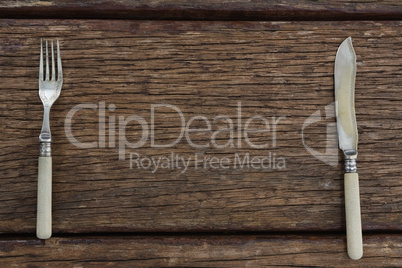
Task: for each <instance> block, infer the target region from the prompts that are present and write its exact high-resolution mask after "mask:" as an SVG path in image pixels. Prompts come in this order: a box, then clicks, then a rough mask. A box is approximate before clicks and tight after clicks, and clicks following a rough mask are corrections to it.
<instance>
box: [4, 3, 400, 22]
mask: <svg viewBox="0 0 402 268" xmlns="http://www.w3.org/2000/svg"><path fill="white" fill-rule="evenodd" d="M0 17H1V18H69V19H73V18H74V19H89V18H93V19H157V20H160V19H173V20H183V19H185V20H356V19H357V20H361V19H364V20H379V19H381V20H384V19H385V20H390V19H394V20H395V19H397V20H400V19H401V18H402V4H401V2H400V1H398V0H381V1H371V0H358V1H348V0H319V1H309V0H298V1H286V0H274V1H265V0H257V1H246V0H234V1H233V0H230V1H228V0H226V1H219V0H196V1H186V0H150V1H145V0H137V1H132V0H109V1H104V0H93V1H77V0H52V1H38V0H23V1H2V2H1V3H0Z"/></svg>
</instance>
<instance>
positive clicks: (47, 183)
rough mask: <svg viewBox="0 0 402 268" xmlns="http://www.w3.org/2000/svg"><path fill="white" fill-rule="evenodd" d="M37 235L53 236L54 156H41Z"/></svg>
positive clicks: (42, 236) (45, 237)
mask: <svg viewBox="0 0 402 268" xmlns="http://www.w3.org/2000/svg"><path fill="white" fill-rule="evenodd" d="M37 203H38V207H37V218H36V236H37V237H38V238H40V239H48V238H50V237H51V236H52V157H43V156H41V157H39V165H38V201H37Z"/></svg>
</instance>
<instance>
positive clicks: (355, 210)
mask: <svg viewBox="0 0 402 268" xmlns="http://www.w3.org/2000/svg"><path fill="white" fill-rule="evenodd" d="M334 78H335V109H336V122H337V130H338V140H339V148H340V149H341V150H342V151H343V153H344V155H345V170H346V173H345V175H344V180H345V181H344V183H345V210H346V238H347V248H348V255H349V257H350V258H351V259H354V260H358V259H360V258H361V257H362V256H363V238H362V226H361V218H360V197H359V175H358V174H357V168H356V158H357V143H358V133H357V123H356V115H355V96H354V95H355V78H356V54H355V51H354V49H353V45H352V38H351V37H348V38H347V39H345V40H344V41H343V42H342V44H341V45H340V46H339V48H338V52H337V53H336V58H335V72H334Z"/></svg>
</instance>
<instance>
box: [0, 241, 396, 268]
mask: <svg viewBox="0 0 402 268" xmlns="http://www.w3.org/2000/svg"><path fill="white" fill-rule="evenodd" d="M0 249H1V250H0V258H1V263H2V265H3V266H5V267H12V266H14V265H18V267H38V266H40V267H55V266H57V267H71V265H73V266H74V267H99V266H100V265H101V266H102V267H115V266H116V265H117V266H119V267H167V266H168V267H182V266H186V267H188V266H191V267H276V266H280V267H295V266H296V267H318V266H319V267H328V266H331V267H401V265H402V258H401V256H402V238H401V236H396V235H371V236H367V237H365V240H364V254H365V255H364V257H363V258H362V259H361V260H359V261H353V260H351V259H349V258H348V256H347V254H346V253H345V239H344V238H342V237H339V236H290V237H289V236H263V235H261V236H189V237H186V236H178V237H177V236H162V237H158V236H150V237H148V236H146V237H143V236H139V237H127V236H124V237H107V238H105V237H79V238H78V237H77V238H51V239H50V240H46V241H43V240H42V241H40V240H37V239H27V238H21V239H15V238H13V239H2V240H0Z"/></svg>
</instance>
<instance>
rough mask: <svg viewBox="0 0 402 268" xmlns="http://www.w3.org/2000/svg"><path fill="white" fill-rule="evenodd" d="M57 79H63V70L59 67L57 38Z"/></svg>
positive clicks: (59, 58)
mask: <svg viewBox="0 0 402 268" xmlns="http://www.w3.org/2000/svg"><path fill="white" fill-rule="evenodd" d="M57 80H59V81H60V80H63V70H62V68H61V57H60V46H59V40H57Z"/></svg>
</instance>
